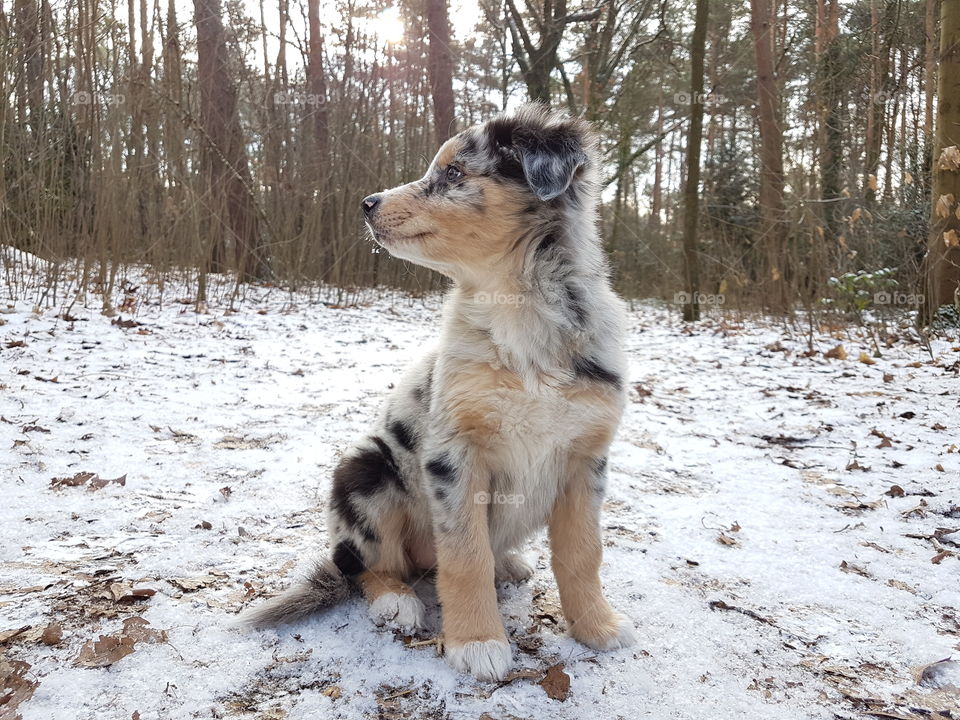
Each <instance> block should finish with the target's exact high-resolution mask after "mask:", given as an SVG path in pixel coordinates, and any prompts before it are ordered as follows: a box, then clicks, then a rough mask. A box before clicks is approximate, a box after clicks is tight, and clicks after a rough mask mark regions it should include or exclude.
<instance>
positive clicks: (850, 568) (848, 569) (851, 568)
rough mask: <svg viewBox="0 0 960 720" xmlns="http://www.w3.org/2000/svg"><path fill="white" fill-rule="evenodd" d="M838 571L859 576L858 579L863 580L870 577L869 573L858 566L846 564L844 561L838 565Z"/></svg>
mask: <svg viewBox="0 0 960 720" xmlns="http://www.w3.org/2000/svg"><path fill="white" fill-rule="evenodd" d="M840 569H841V570H843V571H844V572H845V573H851V574H853V575H859V576H860V577H865V578H868V577H870V573H869V572H867V571H866V570H864V569H863V568H862V567H860V566H859V565H854V564H853V563H848V562H847V561H846V560H844V561H843V562H842V563H840Z"/></svg>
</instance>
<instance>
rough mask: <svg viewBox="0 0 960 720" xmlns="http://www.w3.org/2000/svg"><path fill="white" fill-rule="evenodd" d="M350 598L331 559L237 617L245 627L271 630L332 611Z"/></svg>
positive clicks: (347, 589) (345, 580)
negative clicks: (316, 613)
mask: <svg viewBox="0 0 960 720" xmlns="http://www.w3.org/2000/svg"><path fill="white" fill-rule="evenodd" d="M349 595H350V581H349V580H347V578H346V577H345V576H344V574H343V573H341V572H340V570H339V569H338V568H337V566H336V565H334V563H333V561H332V560H330V559H326V558H325V559H323V560H319V561H318V562H317V563H316V565H314V566H313V569H312V570H311V571H310V573H309V574H308V575H307V577H306V578H304V579H303V580H300V581H299V582H297V583H295V584H294V585H293V586H291V587H289V588H287V589H286V590H284V591H283V592H282V593H280V594H279V595H277V596H276V597H272V598H270V599H269V600H267V601H266V602H265V603H263V604H262V605H258V606H257V607H255V608H251V609H250V610H247V611H245V612H243V613H242V614H241V615H240V617H239V618H238V622H239V623H240V624H241V625H245V626H247V627H272V626H275V625H285V624H286V623H292V622H296V621H298V620H302V619H304V618H305V617H307V616H309V615H312V614H313V613H315V612H317V611H319V610H325V609H327V608H331V607H333V606H334V605H338V604H339V603H341V602H343V601H344V600H346V599H347V597H349Z"/></svg>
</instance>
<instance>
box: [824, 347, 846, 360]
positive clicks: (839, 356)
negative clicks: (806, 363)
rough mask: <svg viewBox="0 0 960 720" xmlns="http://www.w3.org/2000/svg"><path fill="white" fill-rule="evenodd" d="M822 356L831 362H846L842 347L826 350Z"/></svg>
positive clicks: (844, 351)
mask: <svg viewBox="0 0 960 720" xmlns="http://www.w3.org/2000/svg"><path fill="white" fill-rule="evenodd" d="M823 356H824V357H825V358H830V359H831V360H846V359H847V351H846V350H845V349H844V348H843V345H837V346H836V347H835V348H832V349H830V350H827V351H826V352H825V353H824V354H823Z"/></svg>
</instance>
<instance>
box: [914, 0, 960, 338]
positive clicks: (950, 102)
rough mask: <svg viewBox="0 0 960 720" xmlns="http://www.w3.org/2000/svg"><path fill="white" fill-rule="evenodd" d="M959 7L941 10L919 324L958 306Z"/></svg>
mask: <svg viewBox="0 0 960 720" xmlns="http://www.w3.org/2000/svg"><path fill="white" fill-rule="evenodd" d="M958 96H960V2H949V0H947V1H945V2H943V3H941V5H940V68H939V78H938V82H937V100H938V102H937V144H936V151H935V152H934V162H933V213H932V215H931V218H930V234H929V237H928V241H927V255H926V257H925V260H924V271H925V272H924V275H925V279H926V284H925V285H926V292H925V293H924V303H923V308H922V312H921V320H930V319H932V318H933V316H934V314H935V313H936V312H937V309H938V308H940V307H941V306H942V305H953V306H955V307H960V104H958V103H957V102H956V98H957V97H958Z"/></svg>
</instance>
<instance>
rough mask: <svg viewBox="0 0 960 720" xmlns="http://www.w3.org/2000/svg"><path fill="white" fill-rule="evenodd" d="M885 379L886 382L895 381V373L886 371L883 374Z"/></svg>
mask: <svg viewBox="0 0 960 720" xmlns="http://www.w3.org/2000/svg"><path fill="white" fill-rule="evenodd" d="M883 381H884V382H885V383H892V382H893V375H891V374H890V373H884V374H883Z"/></svg>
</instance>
